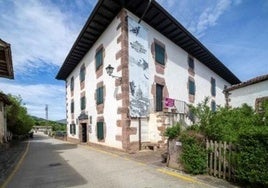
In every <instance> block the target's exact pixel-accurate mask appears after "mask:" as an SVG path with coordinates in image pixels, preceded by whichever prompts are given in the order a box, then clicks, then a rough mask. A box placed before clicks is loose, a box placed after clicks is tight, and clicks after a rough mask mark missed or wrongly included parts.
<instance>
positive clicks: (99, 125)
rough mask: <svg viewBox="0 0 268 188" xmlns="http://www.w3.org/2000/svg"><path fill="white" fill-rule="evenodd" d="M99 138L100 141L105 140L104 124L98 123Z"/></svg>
mask: <svg viewBox="0 0 268 188" xmlns="http://www.w3.org/2000/svg"><path fill="white" fill-rule="evenodd" d="M97 138H98V140H102V139H104V130H103V122H97Z"/></svg>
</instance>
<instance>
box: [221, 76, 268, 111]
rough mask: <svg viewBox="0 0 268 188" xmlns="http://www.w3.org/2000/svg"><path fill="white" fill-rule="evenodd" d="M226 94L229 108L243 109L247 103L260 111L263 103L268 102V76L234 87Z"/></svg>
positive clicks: (227, 90)
mask: <svg viewBox="0 0 268 188" xmlns="http://www.w3.org/2000/svg"><path fill="white" fill-rule="evenodd" d="M224 92H225V94H226V97H227V98H228V99H227V101H228V105H229V106H231V107H241V106H242V105H243V104H245V103H246V104H247V105H249V106H251V107H253V108H254V109H255V110H257V111H258V108H259V107H261V103H262V102H263V101H264V100H268V74H267V75H262V76H258V77H256V78H253V79H250V80H248V81H245V82H242V83H240V84H236V85H232V86H230V87H228V88H227V89H226V90H225V91H224Z"/></svg>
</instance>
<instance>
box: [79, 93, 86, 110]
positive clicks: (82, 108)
mask: <svg viewBox="0 0 268 188" xmlns="http://www.w3.org/2000/svg"><path fill="white" fill-rule="evenodd" d="M80 108H81V110H85V109H86V97H85V96H83V97H81V98H80Z"/></svg>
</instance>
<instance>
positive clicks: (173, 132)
mask: <svg viewBox="0 0 268 188" xmlns="http://www.w3.org/2000/svg"><path fill="white" fill-rule="evenodd" d="M180 132H181V125H180V124H179V123H176V124H175V125H173V126H172V127H168V128H167V129H166V131H165V133H164V135H165V136H167V137H168V138H169V139H174V138H177V137H178V136H179V135H180Z"/></svg>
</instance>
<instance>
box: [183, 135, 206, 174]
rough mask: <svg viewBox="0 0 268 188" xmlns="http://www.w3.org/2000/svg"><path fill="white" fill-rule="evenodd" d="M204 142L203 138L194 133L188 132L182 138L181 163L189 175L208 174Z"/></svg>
mask: <svg viewBox="0 0 268 188" xmlns="http://www.w3.org/2000/svg"><path fill="white" fill-rule="evenodd" d="M191 133H192V134H191ZM202 140H203V139H202V136H200V135H198V134H196V133H193V132H186V133H184V134H183V135H182V136H181V138H180V141H181V142H182V154H181V156H180V161H181V162H182V164H183V166H184V169H185V170H186V171H187V172H188V173H191V174H203V173H205V172H206V168H207V151H206V149H205V146H204V143H203V142H202Z"/></svg>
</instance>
